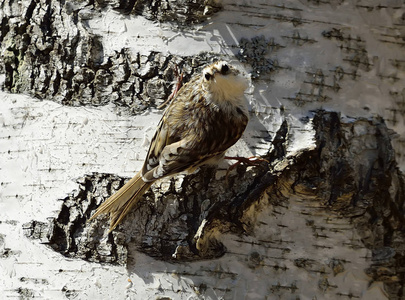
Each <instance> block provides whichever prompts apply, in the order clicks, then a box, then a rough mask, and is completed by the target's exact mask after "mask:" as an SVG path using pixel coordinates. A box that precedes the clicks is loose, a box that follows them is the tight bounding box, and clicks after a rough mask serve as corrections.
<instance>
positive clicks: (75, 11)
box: [0, 1, 219, 113]
mask: <svg viewBox="0 0 405 300" xmlns="http://www.w3.org/2000/svg"><path fill="white" fill-rule="evenodd" d="M150 2H151V3H147V2H142V1H139V3H138V2H136V3H135V4H134V3H132V2H131V4H130V3H129V2H128V3H127V2H125V1H123V2H122V3H121V2H118V1H117V2H111V3H109V2H105V3H104V2H102V3H98V4H99V5H101V6H111V7H113V8H116V9H120V8H122V9H124V10H130V11H131V10H132V9H134V10H135V11H138V10H141V11H142V12H143V13H144V14H146V15H147V16H149V17H150V18H153V16H155V18H156V17H157V16H159V18H161V19H162V20H166V19H168V18H171V19H173V20H179V22H182V21H181V20H183V21H184V22H186V23H187V22H191V21H192V20H199V19H201V18H202V19H204V18H206V17H204V16H203V14H202V11H203V10H204V5H201V4H194V7H191V6H189V5H187V4H184V3H183V4H184V6H183V4H176V6H177V5H180V6H182V7H183V8H184V7H185V8H187V9H185V10H183V9H182V10H180V9H179V8H178V7H177V8H176V6H175V7H173V9H172V10H170V9H164V8H163V7H162V6H161V5H162V3H159V4H157V3H152V2H153V1H150ZM159 2H160V1H159ZM167 2H169V1H167ZM192 2H193V1H190V5H191V4H192ZM174 3H176V2H174ZM0 5H1V6H0V9H1V10H2V11H3V18H2V30H1V34H0V43H1V48H2V52H3V53H4V56H3V58H2V63H1V64H0V65H1V70H4V72H5V74H6V79H5V82H4V88H5V89H6V90H8V91H11V92H15V93H26V94H29V95H31V96H33V97H37V98H40V99H53V100H54V101H57V102H58V103H61V104H64V105H74V106H77V105H105V104H107V103H109V102H112V103H115V104H117V105H121V106H124V107H129V108H130V109H131V111H133V112H134V113H140V112H143V111H144V110H145V109H147V108H148V107H151V106H152V107H153V106H155V105H156V104H157V105H159V104H161V102H163V101H164V100H165V99H167V97H168V96H169V94H170V93H171V86H170V85H171V84H172V82H173V81H175V80H176V77H175V76H174V75H173V70H174V69H175V66H176V65H177V66H178V67H179V68H180V70H182V71H183V72H184V79H185V80H187V79H189V78H190V76H191V75H192V74H193V73H194V72H195V70H196V69H197V71H198V70H199V69H198V67H201V66H203V65H206V64H207V63H210V62H212V60H213V59H214V58H215V59H218V58H219V57H218V56H217V55H215V56H214V55H213V54H201V55H198V56H196V57H190V58H187V57H186V58H181V57H179V56H175V55H162V54H161V53H157V52H151V53H150V54H149V55H142V54H140V53H131V52H130V51H128V50H127V49H122V50H121V51H119V52H117V53H115V54H114V55H112V56H108V57H105V56H104V52H103V44H102V42H101V37H100V36H97V35H95V34H93V33H92V32H91V30H89V28H88V25H87V24H86V23H87V21H88V19H89V18H93V17H94V16H95V15H97V10H91V9H90V7H91V6H94V4H92V3H87V2H66V3H64V2H58V1H23V2H18V3H17V2H15V1H3V2H2V3H1V4H0ZM89 5H90V6H89ZM131 5H132V6H131ZM167 5H168V3H167ZM130 6H131V7H130ZM96 7H97V6H96ZM183 13H185V14H186V15H188V16H190V20H189V19H187V18H185V19H183V18H180V17H179V16H180V14H183ZM173 15H176V16H177V17H178V18H174V17H173Z"/></svg>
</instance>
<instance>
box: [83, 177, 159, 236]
mask: <svg viewBox="0 0 405 300" xmlns="http://www.w3.org/2000/svg"><path fill="white" fill-rule="evenodd" d="M151 185H152V183H150V182H144V181H143V180H142V177H141V175H140V172H138V173H137V174H136V175H135V176H134V177H133V178H131V180H129V181H128V182H127V183H126V184H125V185H124V186H123V187H122V188H120V189H119V190H118V192H116V193H115V194H114V195H112V196H111V197H110V198H108V199H107V200H106V201H105V202H104V203H103V204H101V205H100V206H99V207H98V208H97V211H96V213H95V214H94V215H93V216H92V217H91V218H90V220H93V219H94V218H96V217H97V216H99V215H101V214H107V213H110V218H111V219H110V230H109V231H112V230H113V229H114V228H115V227H116V226H117V225H118V224H119V223H121V221H122V220H123V219H124V217H125V216H126V215H127V214H128V213H129V212H130V210H131V209H132V208H133V207H134V206H135V204H136V203H138V201H139V200H140V199H141V198H142V196H143V194H144V193H145V192H146V191H147V190H148V189H149V187H150V186H151Z"/></svg>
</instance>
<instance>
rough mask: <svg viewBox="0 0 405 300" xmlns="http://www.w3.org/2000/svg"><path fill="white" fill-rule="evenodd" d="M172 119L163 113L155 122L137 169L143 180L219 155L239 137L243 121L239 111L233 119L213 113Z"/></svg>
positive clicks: (175, 171) (168, 173)
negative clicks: (140, 170) (145, 154)
mask: <svg viewBox="0 0 405 300" xmlns="http://www.w3.org/2000/svg"><path fill="white" fill-rule="evenodd" d="M204 109H207V108H204ZM193 113H194V114H196V113H197V112H193ZM194 114H193V115H194ZM217 114H220V113H217ZM197 115H198V113H197ZM174 119H175V118H173V115H170V113H165V114H164V115H163V117H162V119H161V121H160V123H159V125H158V128H157V130H156V133H155V136H154V137H153V139H152V142H151V145H150V148H149V151H148V154H147V156H146V160H145V163H144V166H143V169H142V172H141V173H142V177H143V178H144V180H146V181H155V180H156V179H159V178H162V177H165V176H168V175H172V174H175V173H178V172H183V171H185V170H187V169H189V168H194V167H197V166H199V165H201V164H204V162H206V161H207V160H209V159H210V158H212V157H215V156H218V155H221V154H223V153H224V152H225V151H226V150H227V149H228V148H229V147H231V146H232V145H233V144H235V143H236V142H237V141H238V140H239V138H240V137H241V135H242V133H243V131H244V130H245V127H246V124H247V116H245V115H243V114H241V116H240V118H236V119H233V118H227V117H224V116H223V115H216V113H215V112H210V114H209V115H208V116H207V115H204V117H203V118H201V117H199V118H189V120H184V122H179V121H178V120H174Z"/></svg>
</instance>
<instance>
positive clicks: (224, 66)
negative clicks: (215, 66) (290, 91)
mask: <svg viewBox="0 0 405 300" xmlns="http://www.w3.org/2000/svg"><path fill="white" fill-rule="evenodd" d="M228 71H229V67H228V65H223V66H222V68H221V74H222V75H225V74H226V73H227V72H228Z"/></svg>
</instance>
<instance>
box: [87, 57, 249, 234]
mask: <svg viewBox="0 0 405 300" xmlns="http://www.w3.org/2000/svg"><path fill="white" fill-rule="evenodd" d="M247 86H248V82H247V80H246V78H244V77H243V76H241V74H240V71H239V70H237V69H236V68H234V67H233V66H231V65H229V64H228V63H226V62H224V61H219V62H215V63H213V64H211V65H209V66H207V67H205V68H204V69H203V71H202V74H198V75H196V76H194V77H192V78H191V80H190V81H189V82H188V83H187V84H185V85H184V86H183V87H182V88H181V89H180V90H179V91H178V92H177V94H176V95H175V97H174V98H173V100H172V101H171V103H170V105H169V106H168V107H167V109H166V110H165V112H164V113H163V116H162V119H161V120H160V122H159V125H158V126H157V129H156V132H155V135H154V137H153V139H152V142H151V144H150V147H149V151H148V154H147V156H146V159H145V162H144V165H143V167H142V170H141V171H139V172H138V173H137V174H136V175H135V176H134V177H133V178H132V179H131V180H129V181H128V182H127V183H126V184H125V185H124V186H123V187H122V188H121V189H120V190H118V191H117V192H116V193H115V194H114V195H112V196H111V197H110V198H108V199H107V200H106V201H105V202H104V203H103V204H101V205H100V207H99V208H98V209H97V211H96V213H95V214H94V215H93V216H92V217H91V219H94V218H95V217H97V216H98V215H100V214H104V213H110V217H111V221H110V231H111V230H113V229H114V228H115V227H116V226H117V225H118V224H119V223H120V222H121V221H122V220H123V218H124V217H125V216H126V215H127V214H128V213H129V212H130V210H131V209H132V208H133V207H134V206H135V204H136V203H137V202H138V201H139V200H140V199H141V198H142V195H143V194H144V193H145V192H146V191H147V190H148V189H149V187H150V186H151V185H152V184H153V183H154V182H155V181H156V180H158V179H161V178H163V177H165V176H169V175H173V174H176V173H179V172H183V171H188V172H189V173H192V172H193V171H194V170H195V169H196V168H198V167H199V166H201V165H204V164H208V163H216V162H217V161H218V160H220V159H222V158H223V157H224V154H225V151H226V150H227V149H228V148H229V147H231V146H232V145H233V144H235V143H236V142H237V141H238V140H239V138H240V137H241V135H242V133H243V132H244V130H245V128H246V125H247V123H248V110H247V104H246V99H245V97H244V91H245V90H246V88H247ZM91 219H90V220H91Z"/></svg>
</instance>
